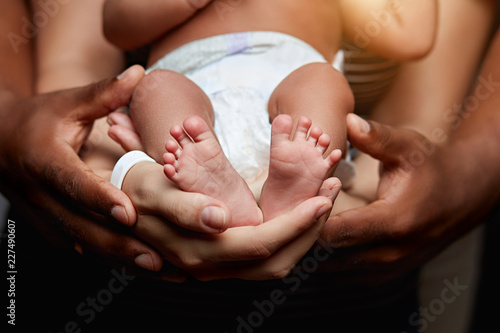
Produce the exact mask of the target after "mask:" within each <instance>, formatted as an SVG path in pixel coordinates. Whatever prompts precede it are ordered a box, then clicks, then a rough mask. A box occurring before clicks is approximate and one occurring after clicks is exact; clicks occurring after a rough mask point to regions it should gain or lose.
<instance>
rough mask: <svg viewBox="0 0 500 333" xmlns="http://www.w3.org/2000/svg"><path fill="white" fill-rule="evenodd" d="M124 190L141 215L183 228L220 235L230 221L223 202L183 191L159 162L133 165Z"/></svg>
mask: <svg viewBox="0 0 500 333" xmlns="http://www.w3.org/2000/svg"><path fill="white" fill-rule="evenodd" d="M123 191H124V192H125V193H126V194H127V195H128V196H129V197H130V198H131V199H132V201H133V202H134V205H135V207H136V208H137V210H138V212H139V214H141V215H145V214H154V215H158V216H162V217H163V218H165V219H166V220H168V221H170V222H172V223H174V224H175V225H177V226H179V227H181V228H183V229H188V230H192V231H198V232H203V233H216V234H217V233H220V232H222V231H224V230H226V229H227V228H228V226H229V225H230V223H231V213H230V211H229V209H228V208H227V206H226V205H225V204H224V203H222V202H221V201H219V200H216V199H214V198H212V197H208V196H206V195H203V194H199V193H191V192H184V191H182V190H180V189H179V188H178V187H177V186H175V185H174V184H173V183H172V182H171V181H170V180H168V178H167V177H166V176H165V174H164V173H163V166H162V165H160V164H158V163H153V162H142V163H138V164H137V165H135V166H134V167H132V168H131V169H130V170H129V172H128V173H127V175H126V177H125V179H124V182H123Z"/></svg>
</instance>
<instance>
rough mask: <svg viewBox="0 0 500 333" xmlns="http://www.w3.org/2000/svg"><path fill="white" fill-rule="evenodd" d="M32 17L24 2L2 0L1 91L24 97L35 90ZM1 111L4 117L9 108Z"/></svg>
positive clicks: (0, 42) (0, 25)
mask: <svg viewBox="0 0 500 333" xmlns="http://www.w3.org/2000/svg"><path fill="white" fill-rule="evenodd" d="M28 17H29V15H28V9H27V8H26V5H25V4H24V1H9V0H0V34H1V36H2V38H0V59H2V61H1V62H0V90H5V89H9V90H10V91H12V92H14V93H17V94H19V95H21V96H24V97H27V96H29V95H31V93H32V90H33V61H32V36H31V35H30V34H28V32H29V31H28V29H27V28H26V24H27V23H25V22H26V21H24V20H28ZM0 112H1V114H0V117H2V116H3V113H4V112H8V110H7V109H6V108H4V107H1V108H0ZM2 132H3V131H2Z"/></svg>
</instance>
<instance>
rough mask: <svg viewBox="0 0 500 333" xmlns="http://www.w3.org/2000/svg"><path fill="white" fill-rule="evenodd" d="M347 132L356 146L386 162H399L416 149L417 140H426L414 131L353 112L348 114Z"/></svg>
mask: <svg viewBox="0 0 500 333" xmlns="http://www.w3.org/2000/svg"><path fill="white" fill-rule="evenodd" d="M347 133H348V138H349V141H350V142H351V144H352V145H353V146H354V147H356V148H358V149H359V150H361V151H362V152H364V153H367V154H369V155H371V156H372V157H374V158H376V159H378V160H380V161H382V162H384V163H399V162H400V161H401V158H402V157H406V156H407V155H408V154H411V153H412V152H413V151H414V149H413V148H412V147H413V146H414V144H415V143H416V142H417V141H419V140H424V141H426V139H425V138H424V137H423V136H421V135H419V134H417V133H416V132H414V131H411V130H407V129H401V128H394V127H391V126H387V125H382V124H380V123H377V122H375V121H367V120H364V119H362V118H360V117H359V116H357V115H355V114H352V113H350V114H348V115H347ZM425 144H427V143H425Z"/></svg>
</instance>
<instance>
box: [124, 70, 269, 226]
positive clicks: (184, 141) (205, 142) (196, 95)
mask: <svg viewBox="0 0 500 333" xmlns="http://www.w3.org/2000/svg"><path fill="white" fill-rule="evenodd" d="M130 115H131V118H132V120H133V122H134V126H135V127H136V129H137V131H138V133H139V135H140V137H141V141H142V143H143V146H144V149H145V151H146V152H147V153H148V154H149V155H150V156H152V157H153V158H154V159H155V160H156V161H157V162H159V163H161V164H164V171H165V175H166V176H167V177H168V178H169V179H170V180H171V181H172V182H174V183H175V184H177V185H178V186H179V187H180V188H181V189H182V190H184V191H188V192H196V193H202V194H206V195H209V196H212V197H214V198H216V199H219V200H221V201H223V202H224V203H225V204H226V205H227V207H228V208H229V210H230V211H231V218H232V221H233V222H232V224H231V226H238V225H255V224H259V223H261V222H262V214H261V212H260V209H259V208H258V206H257V203H256V202H255V198H254V196H253V194H252V192H251V191H250V189H249V188H248V186H247V184H246V182H245V181H244V180H243V179H242V178H241V177H240V175H239V174H238V173H237V172H236V170H235V169H234V168H233V167H232V166H231V164H230V162H229V161H228V160H227V158H226V157H225V155H224V153H223V152H222V149H221V147H220V145H219V142H218V141H217V138H216V137H215V135H214V133H213V122H214V115H213V109H212V105H211V103H210V100H209V98H208V97H207V96H206V94H205V93H204V92H203V91H202V90H201V89H200V88H199V87H198V86H197V85H196V84H195V83H194V82H192V81H191V80H189V79H188V78H186V77H185V76H184V75H181V74H179V73H175V72H171V71H166V70H156V71H153V72H151V73H150V74H148V75H147V76H146V77H145V78H144V79H143V80H142V81H141V82H140V84H139V86H138V87H137V89H136V91H135V92H134V96H132V101H131V105H130ZM179 124H182V126H180V125H179ZM165 149H166V150H167V152H165ZM228 218H229V217H228Z"/></svg>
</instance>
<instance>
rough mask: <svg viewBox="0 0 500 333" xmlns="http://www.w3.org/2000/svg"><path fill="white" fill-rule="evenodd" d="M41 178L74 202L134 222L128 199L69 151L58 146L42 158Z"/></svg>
mask: <svg viewBox="0 0 500 333" xmlns="http://www.w3.org/2000/svg"><path fill="white" fill-rule="evenodd" d="M45 158H47V161H38V162H41V164H42V165H43V166H44V167H43V171H42V177H43V178H44V179H45V180H46V182H47V183H49V184H51V186H52V187H54V188H56V189H57V190H58V191H59V193H61V194H63V195H65V196H66V197H68V198H70V199H71V200H72V201H73V202H74V203H77V204H79V205H81V206H83V207H84V208H86V209H89V210H92V211H94V212H97V213H99V214H103V215H105V216H111V217H113V218H114V219H116V220H117V221H119V222H121V223H123V224H125V225H128V226H131V225H133V224H134V223H135V221H136V219H137V215H136V211H135V208H134V205H133V204H132V201H131V200H130V198H129V197H128V196H127V195H126V194H125V193H123V192H122V191H121V190H119V189H118V188H116V187H115V186H113V185H112V184H111V183H110V182H109V181H107V180H105V179H104V178H102V177H100V176H98V175H96V174H95V173H94V172H93V171H92V170H91V169H90V168H89V167H88V166H87V165H86V164H85V163H84V162H83V161H82V160H81V159H80V158H79V156H78V155H76V153H75V152H74V151H73V150H72V148H71V147H69V146H66V145H60V146H59V147H56V148H54V150H53V152H52V153H51V154H49V155H46V156H45Z"/></svg>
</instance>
